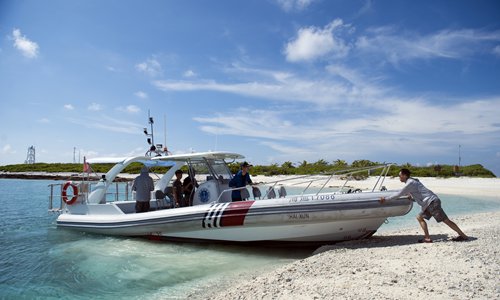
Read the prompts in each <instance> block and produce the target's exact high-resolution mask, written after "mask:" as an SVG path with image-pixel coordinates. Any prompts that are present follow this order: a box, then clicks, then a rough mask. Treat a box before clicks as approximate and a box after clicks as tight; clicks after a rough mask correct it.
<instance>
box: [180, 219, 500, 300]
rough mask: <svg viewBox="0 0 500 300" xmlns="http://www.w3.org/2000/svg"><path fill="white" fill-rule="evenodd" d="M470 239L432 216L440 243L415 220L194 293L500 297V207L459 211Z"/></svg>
mask: <svg viewBox="0 0 500 300" xmlns="http://www.w3.org/2000/svg"><path fill="white" fill-rule="evenodd" d="M453 220H454V221H455V222H456V223H457V224H458V225H459V226H460V227H461V228H462V229H463V230H464V232H466V233H467V234H468V235H469V236H470V237H471V239H470V240H469V241H466V242H453V241H451V237H454V236H455V232H454V231H452V230H451V229H450V228H448V227H447V226H446V225H444V224H441V223H439V224H438V223H436V222H434V221H431V223H430V224H429V230H430V233H431V237H432V239H433V241H434V242H433V243H431V244H420V243H418V242H417V239H419V238H421V237H422V233H421V229H420V227H419V226H418V224H417V223H415V226H413V227H412V228H406V229H398V230H393V231H390V232H384V233H383V234H376V235H374V236H373V237H371V238H369V239H366V240H355V241H346V242H341V243H337V244H333V245H325V246H322V247H320V248H318V249H317V250H316V251H315V252H314V253H313V254H312V255H311V256H310V257H308V258H305V259H301V260H297V261H295V262H292V263H289V264H286V265H283V266H281V267H278V268H275V269H274V270H270V271H264V272H263V273H259V274H250V275H249V274H248V273H245V274H241V275H239V276H238V277H237V278H231V281H230V283H231V284H224V283H220V284H217V285H216V286H211V287H209V288H208V291H207V290H204V291H203V292H195V293H192V294H190V295H188V296H189V297H193V298H195V299H212V300H222V299H291V298H294V299H327V298H328V299H332V298H333V299H334V298H342V299H346V298H347V299H374V298H375V299H380V298H388V299H409V298H412V299H414V298H416V297H432V298H433V299H436V298H437V299H450V298H451V299H470V298H481V299H497V298H499V297H500V284H499V283H498V277H497V276H498V274H499V272H500V263H499V255H498V252H499V250H500V246H499V244H498V238H499V237H500V211H494V212H486V213H478V214H473V215H469V216H462V217H455V218H453Z"/></svg>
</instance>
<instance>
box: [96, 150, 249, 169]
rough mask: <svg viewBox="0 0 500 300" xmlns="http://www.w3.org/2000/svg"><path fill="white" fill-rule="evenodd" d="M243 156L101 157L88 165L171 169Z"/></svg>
mask: <svg viewBox="0 0 500 300" xmlns="http://www.w3.org/2000/svg"><path fill="white" fill-rule="evenodd" d="M243 158H245V157H244V156H243V155H241V154H238V153H231V152H223V151H218V152H197V153H185V154H174V155H168V156H154V157H149V156H136V157H101V158H89V159H87V163H89V164H123V163H125V162H126V161H129V162H130V161H134V162H139V163H142V164H144V165H145V166H147V167H171V166H173V165H175V164H176V163H178V162H180V161H182V162H185V161H188V160H201V159H223V160H226V159H230V160H235V159H243Z"/></svg>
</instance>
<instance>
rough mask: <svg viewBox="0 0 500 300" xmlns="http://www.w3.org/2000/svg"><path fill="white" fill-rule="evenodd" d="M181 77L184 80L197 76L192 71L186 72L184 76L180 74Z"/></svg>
mask: <svg viewBox="0 0 500 300" xmlns="http://www.w3.org/2000/svg"><path fill="white" fill-rule="evenodd" d="M182 76H184V77H186V78H191V77H196V76H197V74H196V73H195V72H194V71H193V70H187V71H186V72H184V74H182Z"/></svg>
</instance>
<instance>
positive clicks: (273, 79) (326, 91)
mask: <svg viewBox="0 0 500 300" xmlns="http://www.w3.org/2000/svg"><path fill="white" fill-rule="evenodd" d="M327 69H328V71H329V72H330V73H331V74H334V75H336V76H339V77H342V78H340V79H339V78H336V79H328V78H327V77H323V78H322V79H319V80H316V79H315V78H305V79H304V78H299V77H297V76H296V75H295V74H293V73H290V72H281V71H274V70H262V69H250V68H241V67H238V66H236V67H235V68H233V69H231V70H230V71H231V72H239V73H243V74H244V75H247V76H250V77H252V78H253V77H258V78H259V79H260V81H247V82H241V83H218V82H216V81H213V80H203V81H201V80H200V81H155V82H153V84H154V85H155V86H156V87H157V88H159V89H161V90H165V91H197V90H208V91H216V92H226V93H234V94H238V95H244V96H251V97H259V98H262V99H269V100H279V101H286V102H290V101H292V102H293V101H300V102H306V103H313V104H317V105H333V104H335V103H341V102H345V101H352V102H356V101H365V100H366V99H369V98H373V97H375V96H376V95H378V94H380V93H382V92H383V91H381V90H380V88H379V87H377V86H376V85H374V84H372V83H370V81H368V80H365V79H363V77H362V76H361V75H359V74H356V72H355V71H353V70H351V71H349V70H348V69H347V68H345V67H341V66H335V67H334V66H329V67H327ZM350 80H353V81H354V82H351V81H350Z"/></svg>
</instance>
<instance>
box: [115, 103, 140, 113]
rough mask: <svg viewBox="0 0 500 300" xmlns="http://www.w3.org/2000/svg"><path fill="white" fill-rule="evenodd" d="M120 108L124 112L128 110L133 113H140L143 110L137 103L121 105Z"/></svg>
mask: <svg viewBox="0 0 500 300" xmlns="http://www.w3.org/2000/svg"><path fill="white" fill-rule="evenodd" d="M118 110H120V111H124V112H128V113H132V114H135V113H138V112H140V111H141V109H140V108H139V107H137V106H135V105H133V104H132V105H127V106H125V107H119V108H118Z"/></svg>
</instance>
